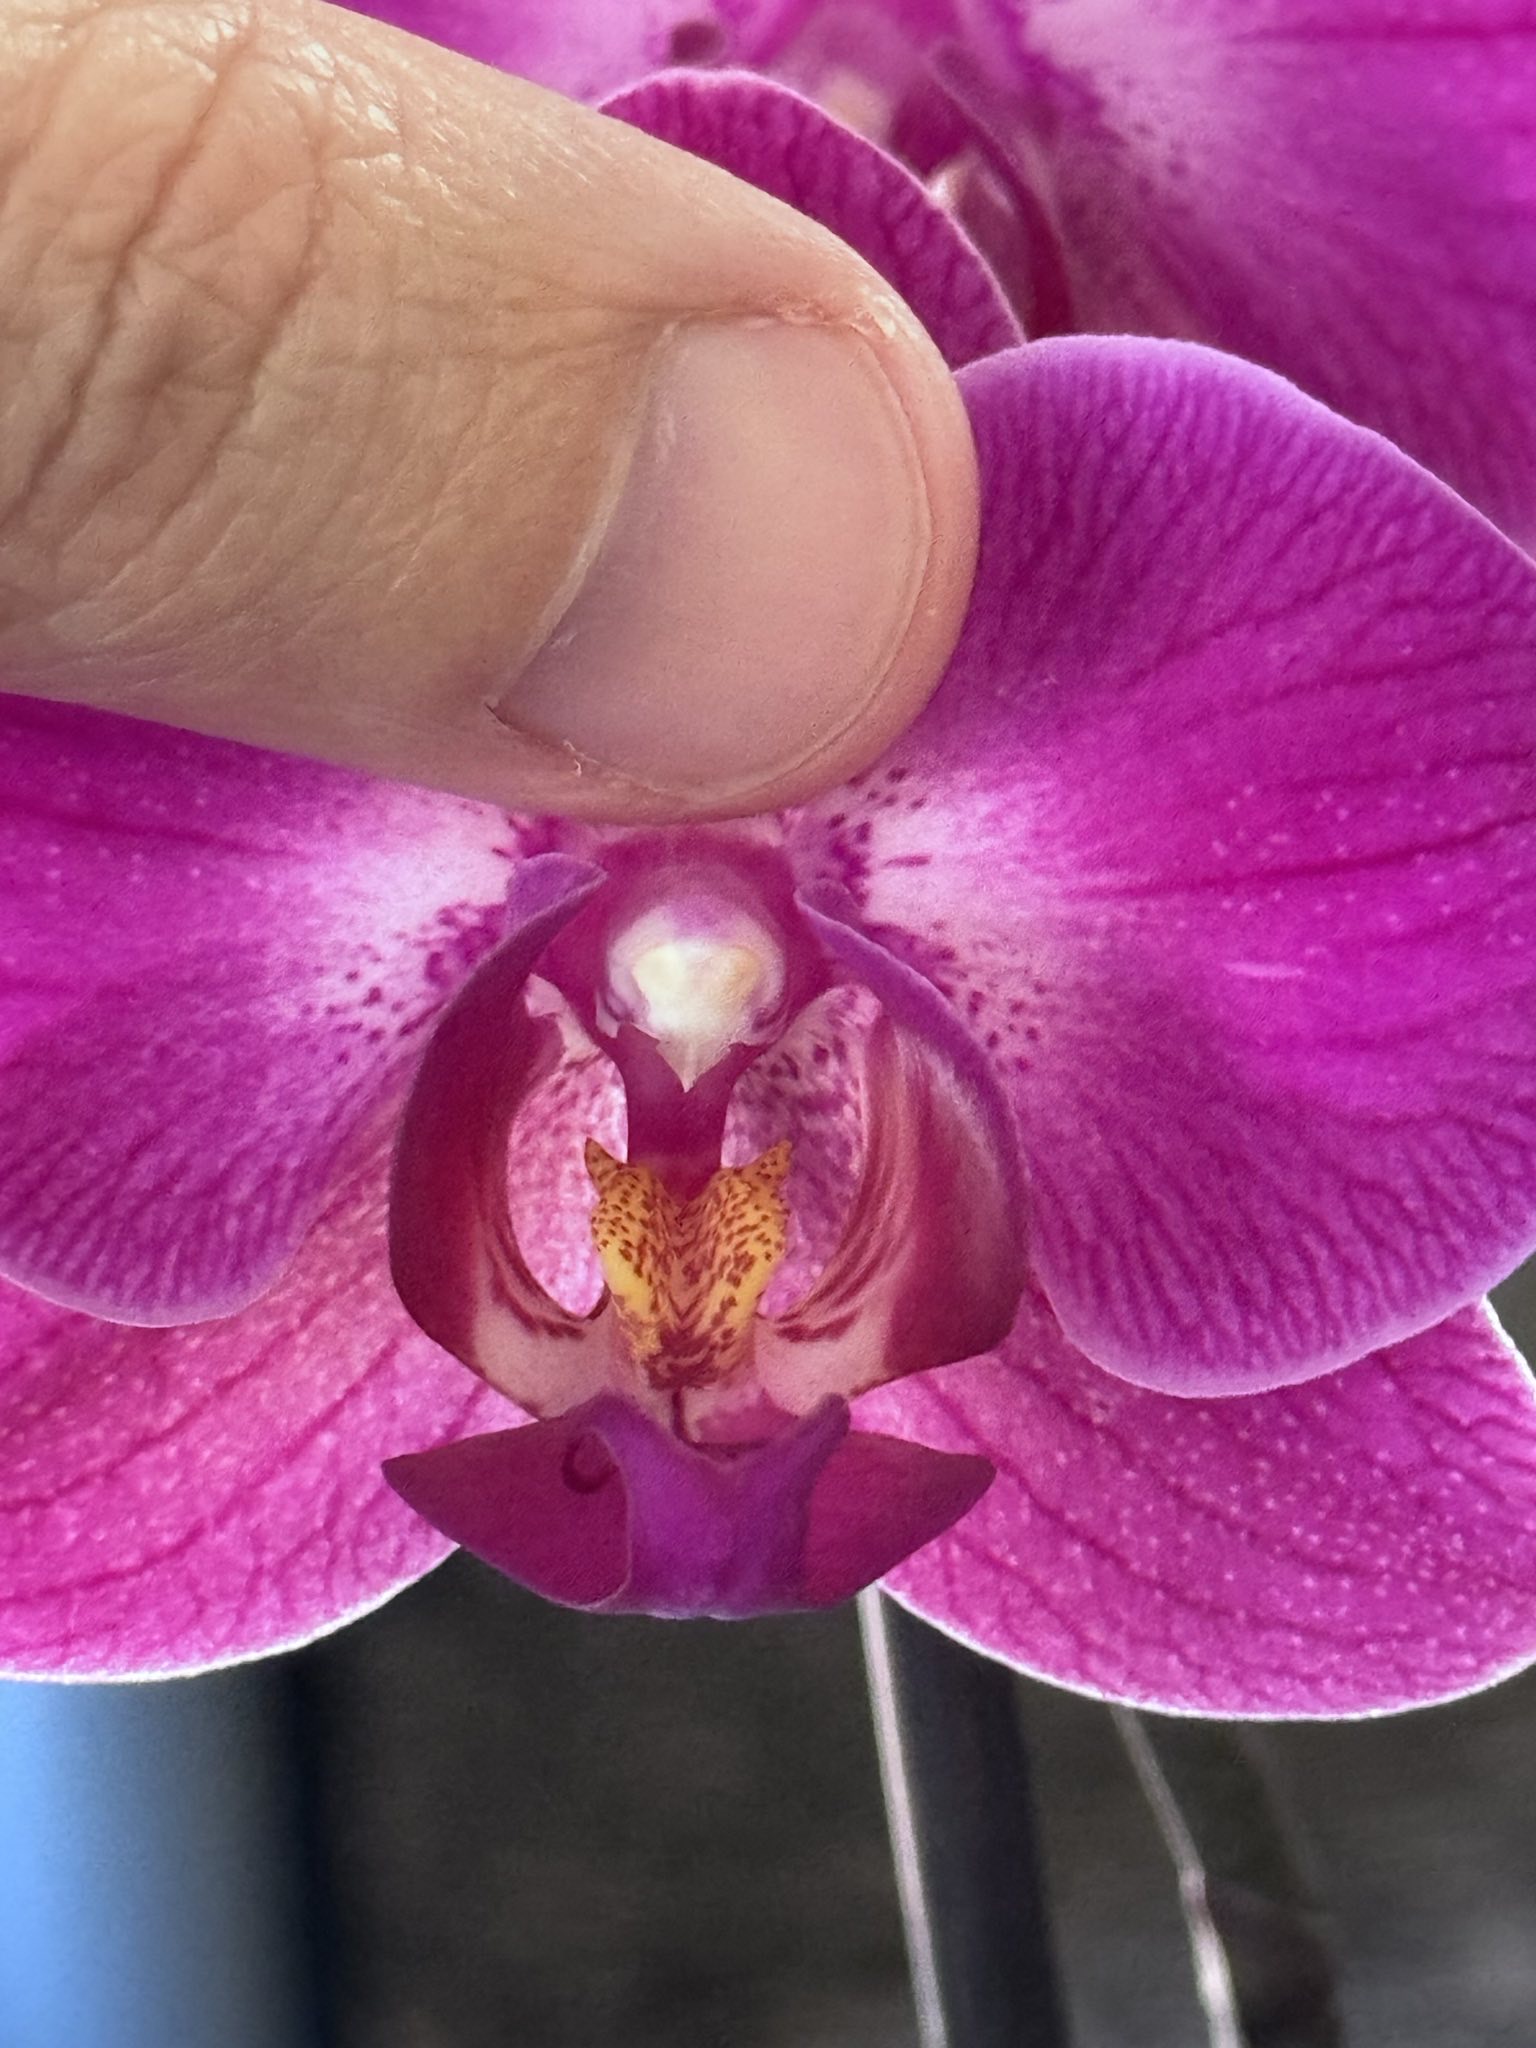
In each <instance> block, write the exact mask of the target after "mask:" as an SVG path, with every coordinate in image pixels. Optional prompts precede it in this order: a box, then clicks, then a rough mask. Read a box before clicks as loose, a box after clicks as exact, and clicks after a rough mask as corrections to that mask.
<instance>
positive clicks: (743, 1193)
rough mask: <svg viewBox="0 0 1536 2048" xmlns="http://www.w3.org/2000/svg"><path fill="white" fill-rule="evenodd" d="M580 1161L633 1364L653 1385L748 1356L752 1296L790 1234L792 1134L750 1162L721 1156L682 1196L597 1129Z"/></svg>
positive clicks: (707, 1382) (672, 1385)
mask: <svg viewBox="0 0 1536 2048" xmlns="http://www.w3.org/2000/svg"><path fill="white" fill-rule="evenodd" d="M586 1159H587V1172H588V1173H589V1174H590V1175H591V1176H592V1183H593V1186H594V1187H595V1188H596V1189H597V1208H596V1209H595V1210H594V1212H593V1216H592V1239H593V1242H594V1243H595V1244H596V1246H597V1251H598V1257H599V1258H600V1259H601V1261H602V1267H603V1278H604V1279H605V1280H606V1281H607V1283H608V1292H609V1295H610V1296H611V1298H612V1301H613V1307H614V1312H615V1314H616V1316H617V1317H618V1322H619V1327H620V1329H621V1330H622V1331H623V1334H624V1338H625V1341H626V1343H627V1344H628V1346H629V1349H630V1352H631V1354H632V1356H633V1357H634V1360H635V1363H636V1364H637V1365H638V1366H639V1367H640V1368H641V1370H642V1371H643V1372H644V1373H645V1375H646V1378H647V1379H648V1380H649V1381H650V1383H651V1385H652V1386H653V1387H656V1388H659V1389H667V1390H671V1389H676V1388H681V1387H706V1386H712V1385H714V1384H715V1383H716V1382H717V1381H719V1380H722V1379H724V1378H726V1377H727V1375H728V1374H729V1373H730V1372H731V1371H732V1370H733V1369H734V1367H735V1366H737V1365H738V1364H739V1363H740V1361H741V1360H742V1358H743V1357H744V1356H745V1354H746V1350H747V1345H748V1340H749V1338H750V1335H751V1326H752V1318H753V1316H754V1315H755V1314H756V1312H757V1304H758V1303H759V1301H761V1299H762V1296H763V1290H764V1288H765V1287H766V1286H767V1285H768V1282H769V1281H770V1280H771V1279H772V1278H773V1274H774V1269H775V1268H776V1267H777V1266H778V1264H779V1261H780V1260H781V1259H782V1258H783V1256H784V1249H785V1246H786V1244H787V1243H788V1237H789V1209H788V1206H787V1204H786V1203H785V1200H784V1196H783V1193H782V1190H783V1186H784V1178H785V1175H786V1174H787V1173H788V1172H789V1144H788V1141H787V1140H784V1141H781V1142H780V1143H779V1144H777V1145H773V1146H771V1147H770V1148H769V1149H768V1151H766V1152H765V1153H764V1154H763V1155H762V1157H761V1158H760V1159H754V1160H753V1161H752V1163H751V1165H750V1166H722V1167H721V1169H720V1171H719V1172H718V1173H717V1174H715V1175H714V1176H713V1178H712V1179H711V1180H710V1181H709V1183H708V1185H707V1186H706V1187H705V1188H704V1189H703V1190H702V1191H701V1192H700V1193H699V1194H697V1195H695V1196H694V1198H693V1199H692V1201H688V1202H679V1201H677V1200H676V1199H675V1198H674V1197H673V1196H672V1195H671V1194H669V1193H668V1191H667V1189H666V1187H665V1186H664V1185H663V1184H662V1182H661V1180H660V1179H659V1178H658V1176H657V1175H656V1174H654V1173H653V1172H652V1171H651V1169H650V1168H649V1167H648V1166H629V1165H625V1164H623V1163H621V1162H620V1161H619V1160H617V1159H615V1158H613V1157H612V1155H611V1154H609V1153H608V1152H605V1151H604V1150H603V1147H602V1146H601V1145H599V1144H598V1143H597V1141H596V1139H595V1138H592V1139H588V1141H587V1151H586Z"/></svg>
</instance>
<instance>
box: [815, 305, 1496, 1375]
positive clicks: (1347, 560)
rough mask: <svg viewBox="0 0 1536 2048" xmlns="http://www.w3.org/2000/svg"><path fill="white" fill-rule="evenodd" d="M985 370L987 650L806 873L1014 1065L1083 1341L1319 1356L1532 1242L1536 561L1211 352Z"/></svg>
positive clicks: (1129, 1360) (876, 773) (842, 815)
mask: <svg viewBox="0 0 1536 2048" xmlns="http://www.w3.org/2000/svg"><path fill="white" fill-rule="evenodd" d="M962 381H963V382H964V383H965V385H966V387H967V392H968V399H969V402H970V405H971V408H972V417H973V422H974V424H975V427H976V430H977V436H978V443H979V447H980V452H981V458H982V472H983V479H984V489H985V494H986V499H985V502H986V519H985V527H984V540H983V548H982V559H981V567H980V572H979V575H978V581H977V588H976V595H975V599H974V602H973V605H972V610H971V615H970V619H969V622H968V625H967V628H966V632H965V634H964V636H963V638H962V641H961V645H960V647H959V649H958V651H957V653H956V656H955V659H954V661H953V663H952V665H951V669H950V672H949V675H948V677H947V679H946V681H945V683H944V684H943V685H942V686H941V688H940V691H939V693H938V695H937V697H936V698H935V699H934V701H933V702H932V704H931V705H930V706H929V708H928V710H927V712H926V713H925V714H924V715H923V717H922V718H921V719H919V721H918V722H917V724H916V725H915V726H914V727H913V729H912V730H911V732H910V733H909V734H908V735H907V736H906V738H905V739H904V740H903V741H901V742H900V743H899V744H898V746H897V747H896V748H895V749H893V750H892V752H891V753H890V755H888V756H887V758H886V760H885V761H884V762H883V763H881V764H879V765H878V766H877V767H876V768H875V769H874V770H872V771H871V772H870V774H869V776H868V777H867V778H866V779H865V780H864V782H863V784H862V785H861V787H860V788H859V789H858V790H857V791H856V792H854V793H853V794H852V795H850V793H849V792H848V791H846V790H845V791H841V792H838V793H836V794H835V796H834V797H833V798H831V799H826V800H824V801H823V803H822V805H821V806H819V807H818V809H817V810H816V811H815V812H814V813H811V814H808V815H807V816H806V817H805V818H804V819H803V820H802V821H801V826H800V829H799V831H798V833H797V834H796V835H795V836H794V841H793V843H794V847H795V853H796V858H797V859H798V860H800V861H801V862H802V863H803V865H804V866H805V867H809V866H811V865H813V864H814V863H815V862H816V861H818V860H819V861H820V862H821V863H822V865H823V866H824V868H825V870H826V872H827V873H828V874H829V876H830V877H831V878H833V879H835V880H836V881H838V882H840V883H841V884H842V885H843V886H845V887H846V888H848V889H849V890H851V891H852V893H853V895H854V896H855V898H856V899H857V900H858V901H859V903H860V905H861V914H862V917H863V919H864V921H865V922H866V923H867V924H869V925H871V926H872V928H873V929H875V930H876V931H877V932H878V933H880V934H881V935H882V936H883V937H885V938H886V940H887V942H888V943H889V944H890V945H891V946H892V947H893V948H895V949H896V950H897V951H901V952H904V953H905V954H906V955H907V957H909V958H912V959H913V960H915V961H916V962H917V963H918V964H919V965H921V966H922V967H923V968H924V969H925V971H926V972H927V973H928V974H929V975H930V976H931V977H932V978H933V979H934V980H935V981H936V982H937V983H938V984H939V985H940V986H941V987H943V988H944V989H945V990H947V991H948V992H949V994H950V995H951V997H952V999H953V1001H954V1002H955V1004H956V1006H957V1007H958V1008H959V1009H960V1010H961V1011H962V1012H963V1013H964V1014H965V1016H966V1018H967V1020H968V1022H969V1023H970V1024H971V1027H972V1028H973V1030H974V1031H975V1032H976V1034H977V1035H978V1037H979V1038H980V1039H981V1040H982V1042H983V1043H984V1044H985V1045H986V1046H987V1047H988V1048H989V1049H990V1050H991V1052H992V1053H993V1055H994V1057H995V1059H996V1061H997V1063H998V1067H999V1071H1000V1072H1001V1074H1002V1076H1003V1078H1004V1083H1005V1085H1006V1087H1007V1089H1008V1092H1009V1094H1010V1095H1011V1097H1012V1100H1013V1103H1014V1106H1015V1109H1016V1111H1017V1114H1018V1117H1019V1123H1020V1134H1021V1142H1022V1146H1023V1153H1024V1159H1025V1164H1026V1170H1027V1172H1028V1174H1029V1180H1030V1233H1031V1236H1030V1242H1031V1252H1032V1257H1033V1260H1034V1264H1035V1267H1036V1270H1037V1271H1038V1273H1039V1274H1040V1276H1041V1278H1042V1281H1043V1283H1044V1285H1045V1287H1046V1291H1047V1293H1048V1294H1049V1296H1050V1298H1051V1300H1052V1303H1053V1304H1054V1306H1055V1308H1056V1311H1057V1313H1058V1315H1059V1316H1060V1318H1061V1320H1062V1323H1063V1325H1064V1327H1065V1328H1066V1330H1067V1332H1068V1334H1069V1336H1070V1337H1071V1338H1072V1340H1073V1341H1074V1342H1075V1343H1077V1344H1078V1345H1080V1346H1081V1348H1082V1349H1083V1350H1084V1351H1086V1352H1087V1353H1088V1354H1089V1356H1090V1357H1093V1358H1095V1359H1096V1360H1097V1361H1098V1362H1099V1363H1101V1364H1103V1365H1107V1366H1109V1367H1111V1368H1112V1369H1113V1370H1114V1371H1116V1372H1119V1373H1122V1374H1124V1375H1125V1376H1126V1377H1128V1378H1131V1379H1136V1380H1139V1381H1141V1382H1143V1383H1144V1384H1148V1385H1160V1386H1164V1387H1166V1388H1168V1389H1169V1390H1171V1391H1177V1392H1184V1393H1198V1392H1236V1391H1241V1390H1244V1389H1253V1388H1257V1387H1260V1386H1264V1385H1277V1384H1282V1383H1284V1382H1287V1381H1290V1380H1295V1379H1300V1378H1304V1377H1307V1376H1308V1375H1310V1374H1312V1373H1315V1372H1319V1371H1323V1370H1325V1369H1328V1368H1330V1367H1332V1366H1335V1365H1337V1364H1340V1363H1342V1362H1344V1361H1345V1360H1347V1359H1349V1358H1352V1357H1357V1356H1359V1355H1360V1354H1361V1353H1362V1352H1364V1351H1365V1350H1368V1349H1371V1348H1374V1347H1376V1346H1378V1345H1380V1344H1382V1343H1384V1342H1390V1341H1393V1340H1395V1339H1396V1338H1398V1337H1400V1336H1403V1335H1406V1334H1409V1333H1410V1332H1411V1331H1413V1330H1414V1329H1417V1328H1422V1327H1425V1326H1426V1325H1427V1324H1428V1323H1430V1322H1432V1321H1434V1320H1435V1319H1436V1318H1438V1317H1440V1316H1443V1315H1444V1314H1446V1313H1447V1312H1448V1311H1449V1310H1450V1309H1452V1308H1453V1307H1455V1306H1456V1305H1457V1304H1459V1303H1461V1302H1464V1301H1466V1300H1467V1299H1468V1298H1469V1297H1471V1296H1473V1295H1475V1294H1476V1293H1478V1292H1479V1291H1480V1290H1481V1289H1482V1288H1484V1287H1485V1286H1487V1285H1489V1284H1491V1283H1492V1282H1493V1281H1494V1280H1496V1279H1497V1278H1500V1277H1502V1275H1503V1274H1504V1273H1506V1272H1507V1271H1508V1270H1509V1269H1510V1268H1511V1267H1512V1266H1513V1265H1515V1264H1516V1263H1517V1262H1518V1260H1519V1259H1520V1257H1521V1256H1523V1255H1524V1254H1525V1253H1526V1252H1527V1251H1528V1250H1529V1249H1530V1247H1531V1243H1532V1238H1533V1235H1536V1000H1533V997H1536V988H1533V982H1536V776H1533V770H1532V760H1533V757H1536V693H1533V692H1532V689H1531V677H1532V675H1533V673H1536V574H1533V571H1532V568H1531V565H1530V563H1529V562H1528V561H1527V560H1526V559H1525V558H1524V557H1522V556H1521V555H1520V554H1519V553H1518V552H1517V551H1516V550H1515V549H1514V548H1513V547H1511V546H1510V545H1509V544H1508V543H1507V542H1505V541H1504V540H1503V539H1502V538H1501V537H1500V536H1499V535H1497V534H1496V533H1495V532H1494V531H1493V529H1492V528H1491V527H1489V526H1488V525H1487V524H1486V523H1485V522H1484V521H1483V520H1482V519H1481V518H1479V517H1478V516H1477V515H1476V514H1475V513H1473V512H1471V511H1470V510H1469V509H1468V508H1467V507H1465V506H1464V505H1462V504H1461V503H1460V502H1459V501H1458V500H1456V499H1455V498H1454V497H1452V495H1451V494H1450V493H1449V492H1448V491H1446V490H1445V489H1444V488H1443V487H1442V486H1440V485H1438V484H1437V483H1435V482H1434V481H1433V480H1432V479H1431V478H1430V477H1428V476H1427V475H1426V474H1425V473H1424V472H1422V471H1420V470H1418V469H1417V468H1415V467H1414V466H1413V465H1412V464H1410V463H1409V462H1408V461H1407V460H1406V459H1405V458H1403V457H1402V456H1400V455H1398V454H1397V453H1396V451H1394V450H1393V449H1391V448H1389V447H1388V446H1387V445H1386V444H1385V443H1383V442H1381V441H1379V440H1378V439H1376V437H1375V436H1373V435H1370V434H1367V433H1365V432H1363V431H1362V430H1360V429H1358V428H1355V427H1352V426H1349V425H1347V424H1346V423H1345V422H1343V421H1342V420H1339V419H1337V418H1336V417H1335V416H1333V415H1330V414H1328V413H1326V412H1324V411H1323V410H1322V408H1320V407H1318V406H1316V405H1315V404H1314V403H1312V402H1311V401H1309V400H1307V399H1305V398H1304V397H1303V396H1302V395H1301V394H1300V393H1298V392H1297V391H1295V390H1294V389H1293V388H1291V387H1289V386H1286V385H1283V384H1281V383H1280V382H1279V381H1278V380H1276V379H1273V378H1271V377H1269V376H1268V375H1267V374H1266V373H1264V372H1262V371H1260V370H1256V369H1253V368H1251V367H1249V366H1247V365H1244V364H1240V363H1236V362H1234V361H1231V360H1229V359H1226V358H1222V357H1218V356H1216V355H1213V354H1210V353H1207V352H1206V351H1204V350H1200V349H1196V348H1191V347H1188V346H1185V345H1180V344H1175V343H1157V342H1145V341H1142V342H1136V341H1114V340H1065V341H1055V342H1040V343H1035V344H1032V345H1031V346H1030V347H1029V348H1027V349H1024V350H1020V351H1015V352H1014V353H1012V354H1011V355H1008V356H1004V357H999V358H996V359H994V360H993V361H992V362H990V363H987V364H981V365H977V366H974V367H973V368H972V369H971V370H968V371H967V372H965V373H964V377H963V380H962Z"/></svg>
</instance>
